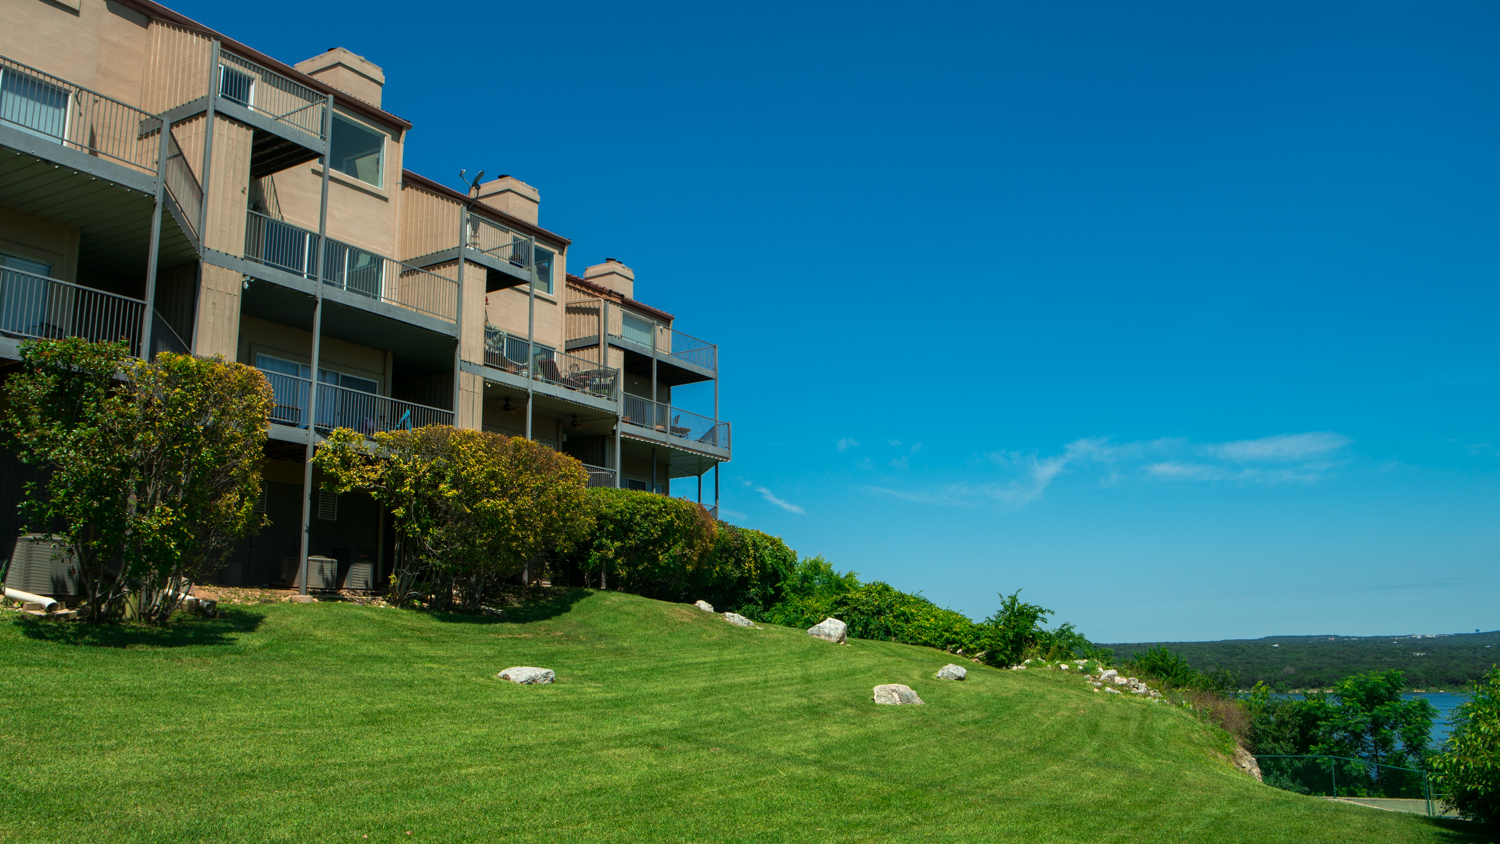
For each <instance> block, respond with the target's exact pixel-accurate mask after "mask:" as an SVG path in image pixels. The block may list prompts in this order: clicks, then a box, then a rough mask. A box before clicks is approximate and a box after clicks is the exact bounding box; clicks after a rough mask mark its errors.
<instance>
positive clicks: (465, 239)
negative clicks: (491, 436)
mask: <svg viewBox="0 0 1500 844" xmlns="http://www.w3.org/2000/svg"><path fill="white" fill-rule="evenodd" d="M472 201H473V200H470V202H472ZM468 243H469V206H467V205H465V206H464V207H463V208H462V209H461V210H460V211H459V214H458V316H457V317H456V318H455V325H457V326H458V340H457V341H456V342H455V343H454V345H453V421H454V422H455V423H457V422H458V408H459V404H460V402H461V397H462V396H463V360H464V263H465V262H464V247H465V246H467V245H468ZM479 330H480V331H481V332H483V331H484V328H483V327H481V328H480V329H479ZM481 342H482V341H481ZM481 389H483V388H482V387H481ZM480 415H481V416H482V415H483V411H480ZM455 427H456V425H455ZM479 427H480V428H483V427H484V421H483V419H481V420H480V424H479Z"/></svg>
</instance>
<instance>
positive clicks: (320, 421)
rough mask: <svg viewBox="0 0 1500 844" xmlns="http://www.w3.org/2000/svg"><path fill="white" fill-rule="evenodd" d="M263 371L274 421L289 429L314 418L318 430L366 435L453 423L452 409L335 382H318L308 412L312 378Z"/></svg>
mask: <svg viewBox="0 0 1500 844" xmlns="http://www.w3.org/2000/svg"><path fill="white" fill-rule="evenodd" d="M261 374H263V375H265V376H266V380H267V381H269V382H271V395H272V399H273V403H274V406H273V407H272V409H271V423H272V424H273V425H285V426H287V427H289V428H302V429H306V428H307V423H308V420H309V419H311V420H312V422H313V424H314V426H315V427H316V429H317V430H318V431H321V432H327V431H331V430H333V429H334V428H351V429H353V430H355V431H359V432H360V433H362V434H364V435H365V436H367V437H368V436H373V435H374V434H376V433H378V432H381V431H399V430H411V429H413V428H421V427H424V426H427V425H452V424H453V411H451V410H440V409H438V408H435V407H428V406H427V405H423V404H415V403H413V402H407V401H399V400H397V399H391V398H386V397H385V396H377V395H373V394H371V393H364V392H360V391H359V390H351V389H349V388H348V387H340V386H338V385H335V384H327V383H320V384H318V396H317V404H318V410H317V413H316V414H310V413H309V412H308V406H309V402H308V396H309V394H310V393H311V392H312V380H311V379H308V378H299V377H297V376H295V375H287V374H285V373H281V372H268V371H266V370H264V369H262V370H261Z"/></svg>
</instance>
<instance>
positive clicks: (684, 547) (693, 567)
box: [579, 488, 715, 601]
mask: <svg viewBox="0 0 1500 844" xmlns="http://www.w3.org/2000/svg"><path fill="white" fill-rule="evenodd" d="M589 499H590V502H591V505H592V510H593V513H594V517H595V519H596V521H595V526H594V532H593V536H592V539H591V541H590V542H589V543H588V544H587V545H586V546H585V547H584V548H583V549H582V554H581V559H580V565H579V567H580V568H581V569H582V570H583V572H584V573H585V574H586V575H594V576H597V577H598V578H599V582H600V585H601V586H603V587H609V586H611V585H612V586H613V588H616V589H620V590H623V591H625V592H632V593H634V594H637V595H644V596H646V597H648V598H659V599H661V600H665V601H681V600H684V599H685V598H686V597H687V595H688V593H689V587H690V586H692V585H694V584H695V582H696V580H695V579H696V578H698V577H699V576H700V574H699V572H698V567H699V563H700V561H702V559H703V557H704V556H705V555H706V554H707V552H708V551H709V549H710V547H712V545H713V542H714V532H715V524H714V521H713V519H712V518H711V517H710V516H709V515H708V511H707V510H704V509H703V507H702V505H699V504H694V503H693V502H691V501H686V500H684V499H680V498H668V497H667V496H664V495H653V494H652V493H649V492H642V491H639V490H628V489H609V488H594V489H591V490H589Z"/></svg>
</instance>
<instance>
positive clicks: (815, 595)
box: [756, 557, 861, 627]
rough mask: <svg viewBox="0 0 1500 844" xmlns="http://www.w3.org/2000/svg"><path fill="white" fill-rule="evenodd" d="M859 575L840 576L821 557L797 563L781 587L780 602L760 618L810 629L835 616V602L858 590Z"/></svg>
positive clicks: (851, 573)
mask: <svg viewBox="0 0 1500 844" xmlns="http://www.w3.org/2000/svg"><path fill="white" fill-rule="evenodd" d="M860 586H861V584H860V582H859V575H858V574H857V573H856V572H852V571H851V572H844V573H842V574H840V573H839V572H838V571H836V570H834V568H833V566H832V565H831V564H829V562H828V561H827V560H825V559H823V558H822V557H803V558H802V559H800V560H798V561H797V564H796V565H795V566H794V567H793V568H792V570H791V572H790V573H789V574H788V575H787V577H786V579H785V580H784V581H783V582H782V585H781V593H782V596H781V600H779V601H778V602H776V603H775V604H774V605H772V606H770V607H767V608H766V609H765V610H764V611H763V612H761V613H760V614H759V615H758V616H756V617H757V618H759V620H761V621H765V622H768V623H770V624H781V625H785V626H787V627H811V626H813V625H814V624H817V623H818V622H820V621H822V620H823V619H825V618H828V617H829V616H830V615H832V614H833V602H834V600H835V599H837V598H839V597H840V596H843V595H845V594H847V593H849V592H853V591H855V590H857V589H859V588H860Z"/></svg>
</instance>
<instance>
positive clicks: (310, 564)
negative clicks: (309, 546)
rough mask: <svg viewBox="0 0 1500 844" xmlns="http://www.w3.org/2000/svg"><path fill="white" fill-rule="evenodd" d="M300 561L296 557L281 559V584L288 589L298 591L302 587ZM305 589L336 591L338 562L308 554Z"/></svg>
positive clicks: (337, 586) (330, 558)
mask: <svg viewBox="0 0 1500 844" xmlns="http://www.w3.org/2000/svg"><path fill="white" fill-rule="evenodd" d="M300 563H301V560H300V559H298V558H297V557H282V558H281V582H282V584H284V585H285V586H286V587H287V588H288V589H300V588H301V587H302V578H301V572H300V571H299V569H301V565H300ZM307 588H308V590H309V591H311V590H313V589H337V588H339V561H338V560H335V559H334V558H332V557H320V556H318V555H316V554H309V555H308V557H307Z"/></svg>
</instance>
